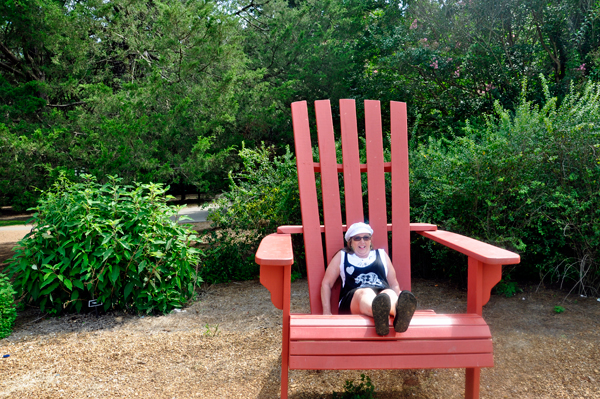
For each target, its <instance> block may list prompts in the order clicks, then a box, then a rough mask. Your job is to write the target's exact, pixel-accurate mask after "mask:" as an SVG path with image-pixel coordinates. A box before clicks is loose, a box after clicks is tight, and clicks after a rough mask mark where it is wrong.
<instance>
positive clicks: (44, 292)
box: [40, 281, 59, 296]
mask: <svg viewBox="0 0 600 399" xmlns="http://www.w3.org/2000/svg"><path fill="white" fill-rule="evenodd" d="M58 284H59V282H58V281H57V282H55V283H54V284H52V285H50V286H49V287H47V288H46V289H45V290H43V291H42V292H40V296H45V295H48V294H49V293H51V292H52V291H54V290H55V289H56V288H57V287H58Z"/></svg>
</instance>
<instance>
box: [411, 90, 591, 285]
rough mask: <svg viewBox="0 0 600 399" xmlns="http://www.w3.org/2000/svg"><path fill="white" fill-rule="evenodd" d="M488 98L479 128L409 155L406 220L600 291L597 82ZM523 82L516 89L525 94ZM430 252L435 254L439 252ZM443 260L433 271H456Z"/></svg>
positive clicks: (527, 269) (525, 268)
mask: <svg viewBox="0 0 600 399" xmlns="http://www.w3.org/2000/svg"><path fill="white" fill-rule="evenodd" d="M541 82H542V83H541V85H542V87H544V88H546V90H545V93H546V99H545V103H544V104H543V106H538V105H535V104H534V103H532V102H531V101H527V100H526V99H525V96H524V95H523V96H522V97H521V103H520V104H519V106H518V107H517V109H516V111H515V113H514V115H513V114H511V113H510V112H509V111H507V110H506V109H504V108H503V107H502V106H501V105H500V104H499V103H498V102H497V103H496V114H495V115H494V116H489V117H488V118H487V122H486V124H485V125H484V126H479V127H475V126H470V125H467V126H466V127H465V128H464V129H463V130H462V132H461V135H462V137H456V138H455V139H454V140H445V139H433V138H432V139H430V140H429V141H428V142H427V143H425V144H421V145H418V146H417V147H416V148H414V149H413V150H412V151H411V171H412V174H411V205H412V213H413V219H416V220H419V221H421V222H431V223H437V224H439V225H441V226H443V227H444V228H445V229H448V230H451V231H455V232H459V233H464V234H468V235H471V236H475V237H477V238H480V239H482V240H484V241H487V242H491V243H494V244H497V245H499V246H501V247H505V248H510V249H513V250H515V251H517V252H519V253H521V254H522V258H523V259H522V260H523V262H522V263H523V264H522V265H521V266H519V267H518V268H517V269H516V272H518V273H520V274H521V275H525V276H527V275H528V276H529V277H531V276H534V277H536V278H537V277H542V278H543V277H546V276H548V278H549V279H550V277H551V278H552V279H554V281H557V280H559V281H561V282H566V283H567V286H569V287H572V286H574V285H575V286H576V287H578V290H579V293H580V294H586V295H590V294H593V295H597V294H598V293H599V292H600V252H599V249H600V190H599V189H598V187H600V85H598V84H592V83H589V84H587V85H585V87H583V88H582V89H581V91H576V90H572V91H571V92H570V93H569V94H568V95H567V96H566V97H565V99H564V101H563V102H562V103H561V104H560V105H559V104H558V103H557V99H556V97H551V96H550V94H549V92H548V90H547V86H546V84H545V80H544V79H541ZM526 89H527V88H526V87H523V93H525V92H526ZM437 256H443V255H441V254H440V253H437ZM444 260H446V262H444V263H442V264H443V265H445V266H444V267H445V270H444V271H442V270H438V271H437V274H438V275H443V274H446V275H452V274H453V273H457V272H459V270H458V268H457V267H455V266H452V265H458V264H460V263H458V262H448V259H447V258H446V259H444Z"/></svg>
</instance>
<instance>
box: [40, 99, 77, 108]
mask: <svg viewBox="0 0 600 399" xmlns="http://www.w3.org/2000/svg"><path fill="white" fill-rule="evenodd" d="M81 104H87V102H86V101H77V102H76V103H71V104H46V107H52V108H67V107H74V106H76V105H81Z"/></svg>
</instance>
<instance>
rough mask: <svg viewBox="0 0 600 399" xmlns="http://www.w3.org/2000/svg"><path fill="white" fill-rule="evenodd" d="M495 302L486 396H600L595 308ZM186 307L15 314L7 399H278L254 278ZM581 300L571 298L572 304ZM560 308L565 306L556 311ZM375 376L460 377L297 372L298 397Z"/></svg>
mask: <svg viewBox="0 0 600 399" xmlns="http://www.w3.org/2000/svg"><path fill="white" fill-rule="evenodd" d="M292 287H293V288H292V290H293V293H292V311H293V312H306V311H307V310H308V294H307V288H306V281H303V280H299V281H296V282H294V283H293V284H292ZM522 288H524V289H525V292H524V293H522V294H519V295H518V296H517V297H513V298H504V297H500V296H496V295H494V296H492V299H491V301H490V303H489V304H488V305H487V306H486V307H485V308H484V318H485V319H486V320H487V321H488V323H489V324H490V328H491V330H492V335H493V336H494V345H495V347H494V348H495V363H496V365H495V367H494V368H490V369H483V370H482V377H481V397H482V398H600V370H599V369H600V362H599V360H598V359H600V302H598V301H597V300H596V298H578V297H574V296H571V297H569V298H568V300H567V301H564V302H563V298H564V295H565V293H564V292H561V291H556V290H552V289H546V288H543V287H541V288H540V289H539V290H536V288H537V287H522ZM413 292H415V294H416V295H417V297H418V299H419V308H421V309H422V308H432V309H435V310H436V311H438V312H439V313H444V312H449V313H459V312H463V311H464V310H465V307H466V292H464V291H462V290H460V289H457V288H455V287H452V286H450V285H448V284H444V283H440V282H432V281H425V280H417V281H415V282H414V284H413ZM200 294H201V295H200V298H199V300H197V301H196V302H194V303H192V304H191V305H190V306H189V307H188V308H186V309H185V310H184V311H182V312H176V313H172V314H169V315H165V316H160V317H148V316H146V317H140V316H135V315H129V314H125V313H110V314H102V315H100V316H99V317H96V316H95V314H94V313H89V314H84V315H67V316H63V317H60V318H44V317H43V315H41V314H40V313H39V311H37V310H35V309H30V310H27V311H26V312H24V313H22V314H20V315H19V317H18V320H17V325H16V326H15V329H14V333H13V335H12V336H11V337H9V338H7V339H4V340H1V341H0V355H4V354H9V355H10V357H8V358H3V359H2V358H0V398H86V397H94V398H138V397H152V398H196V397H198V398H277V397H278V396H279V383H280V382H279V373H280V350H281V311H279V310H277V309H276V308H275V307H274V306H273V305H272V304H271V302H270V297H269V293H268V291H267V290H266V289H265V288H263V287H262V286H261V285H260V284H259V282H258V281H247V282H242V283H230V284H219V285H213V286H207V287H203V288H202V289H201V290H200ZM575 300H576V301H575ZM555 305H561V306H563V307H564V308H565V309H566V310H565V312H564V313H561V314H556V313H555V312H554V311H553V309H554V306H555ZM361 373H365V374H366V375H368V376H369V377H370V378H371V380H372V383H373V384H374V386H375V388H376V392H377V397H378V398H380V399H385V398H431V399H433V398H460V397H462V395H463V392H464V370H454V369H450V370H379V371H373V370H366V371H301V370H298V371H296V370H293V371H291V372H290V397H291V398H331V397H332V393H333V392H334V391H337V392H342V391H343V389H344V384H345V382H346V381H347V380H354V381H357V382H359V381H360V374H361Z"/></svg>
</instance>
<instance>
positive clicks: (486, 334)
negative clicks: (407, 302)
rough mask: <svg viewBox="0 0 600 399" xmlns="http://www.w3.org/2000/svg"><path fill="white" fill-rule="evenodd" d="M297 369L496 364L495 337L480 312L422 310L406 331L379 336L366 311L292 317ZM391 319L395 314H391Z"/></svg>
mask: <svg viewBox="0 0 600 399" xmlns="http://www.w3.org/2000/svg"><path fill="white" fill-rule="evenodd" d="M290 317H291V320H290V368H291V369H334V370H336V369H337V370H350V369H411V368H450V367H451V368H454V367H457V368H467V367H493V365H494V360H493V354H492V353H493V349H492V336H491V333H490V329H489V327H488V325H487V324H486V323H485V321H484V320H483V318H482V317H481V316H479V315H476V314H449V315H444V314H436V313H434V312H433V311H417V312H416V313H415V315H414V317H413V319H412V321H411V324H410V327H409V328H408V330H407V331H406V332H404V333H396V332H395V331H394V329H393V327H392V326H390V333H389V334H388V335H386V336H379V335H377V334H376V333H375V326H374V324H373V319H372V318H370V317H366V316H360V315H343V316H342V315H336V316H322V315H305V314H292V315H290ZM390 322H391V318H390Z"/></svg>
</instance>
